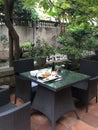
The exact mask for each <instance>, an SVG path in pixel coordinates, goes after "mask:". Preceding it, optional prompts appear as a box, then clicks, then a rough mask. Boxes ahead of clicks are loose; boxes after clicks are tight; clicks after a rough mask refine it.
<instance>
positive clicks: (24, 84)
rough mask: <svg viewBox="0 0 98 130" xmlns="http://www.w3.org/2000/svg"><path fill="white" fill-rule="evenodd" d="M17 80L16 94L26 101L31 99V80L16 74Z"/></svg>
mask: <svg viewBox="0 0 98 130" xmlns="http://www.w3.org/2000/svg"><path fill="white" fill-rule="evenodd" d="M15 82H16V90H15V96H16V97H19V98H21V99H22V100H23V101H24V102H27V101H31V92H32V90H31V89H32V88H31V80H29V79H27V78H24V77H22V76H20V75H15Z"/></svg>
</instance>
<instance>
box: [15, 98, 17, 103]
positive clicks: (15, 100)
mask: <svg viewBox="0 0 98 130" xmlns="http://www.w3.org/2000/svg"><path fill="white" fill-rule="evenodd" d="M16 101H17V97H16V96H15V104H16Z"/></svg>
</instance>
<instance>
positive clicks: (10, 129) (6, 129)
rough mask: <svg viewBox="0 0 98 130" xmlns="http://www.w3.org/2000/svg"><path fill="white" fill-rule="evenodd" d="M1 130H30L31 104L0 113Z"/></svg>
mask: <svg viewBox="0 0 98 130" xmlns="http://www.w3.org/2000/svg"><path fill="white" fill-rule="evenodd" d="M0 130H30V102H27V103H24V104H22V105H20V106H18V107H15V108H12V109H10V110H7V111H5V112H2V113H0Z"/></svg>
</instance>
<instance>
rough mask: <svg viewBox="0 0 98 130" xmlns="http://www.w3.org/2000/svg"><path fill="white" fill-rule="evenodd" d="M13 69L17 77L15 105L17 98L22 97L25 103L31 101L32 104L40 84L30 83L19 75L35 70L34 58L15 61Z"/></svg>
mask: <svg viewBox="0 0 98 130" xmlns="http://www.w3.org/2000/svg"><path fill="white" fill-rule="evenodd" d="M13 67H14V72H15V75H16V76H15V81H16V91H15V103H16V99H17V97H21V98H22V99H23V100H24V101H25V102H26V101H28V99H29V100H30V101H31V103H32V101H33V99H34V96H35V94H36V91H37V87H38V84H37V83H35V82H30V81H29V80H28V79H25V78H23V77H21V76H20V75H19V74H20V73H22V72H26V71H30V70H34V60H33V59H32V58H30V59H20V60H15V61H14V62H13ZM26 82H27V83H26ZM23 89H24V90H23ZM27 89H28V90H27ZM22 91H23V92H22Z"/></svg>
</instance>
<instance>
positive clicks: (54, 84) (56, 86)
mask: <svg viewBox="0 0 98 130" xmlns="http://www.w3.org/2000/svg"><path fill="white" fill-rule="evenodd" d="M58 75H59V76H60V78H58V79H56V80H52V81H43V80H42V79H40V78H38V77H36V76H32V75H31V74H30V72H24V73H21V76H24V77H26V78H29V79H31V80H32V81H35V82H37V83H39V84H41V85H42V86H44V87H47V88H49V89H51V90H53V91H58V90H61V89H64V88H66V87H69V86H71V85H73V84H75V83H78V82H81V81H83V80H88V79H89V78H90V76H88V75H85V74H81V73H77V72H74V71H70V70H66V69H61V70H60V72H58Z"/></svg>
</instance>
